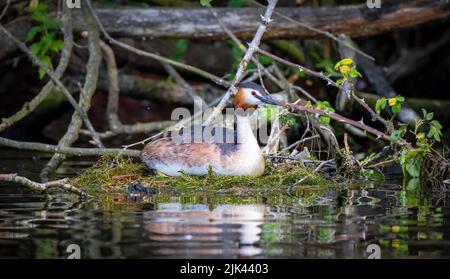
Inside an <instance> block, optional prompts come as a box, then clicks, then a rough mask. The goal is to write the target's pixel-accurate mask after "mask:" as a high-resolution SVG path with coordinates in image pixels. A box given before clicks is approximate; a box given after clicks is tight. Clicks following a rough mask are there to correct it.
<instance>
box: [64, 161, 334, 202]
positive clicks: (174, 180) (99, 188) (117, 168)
mask: <svg viewBox="0 0 450 279" xmlns="http://www.w3.org/2000/svg"><path fill="white" fill-rule="evenodd" d="M305 177H307V178H306V179H304V180H303V181H302V186H303V185H304V186H305V187H306V188H308V187H312V186H313V187H314V188H317V187H323V186H329V185H331V184H332V181H330V180H329V179H326V178H325V177H324V176H323V175H321V174H318V173H313V172H312V170H310V169H308V168H306V167H304V166H303V165H301V164H300V163H298V164H296V163H289V164H288V163H281V164H277V165H274V164H272V163H267V165H266V170H265V172H264V175H262V176H258V177H251V176H224V175H218V174H215V173H210V174H208V175H205V176H193V175H186V174H182V175H180V176H177V177H168V176H160V175H156V176H155V175H151V174H150V173H149V172H148V170H147V169H146V168H145V166H144V165H143V164H141V163H140V162H136V161H135V160H133V159H132V158H127V157H122V156H117V155H104V156H102V157H101V158H100V159H99V161H98V162H97V163H96V164H94V165H93V166H92V167H90V168H88V169H86V170H85V171H84V172H83V173H81V174H80V175H79V176H76V177H74V178H72V179H71V180H70V183H71V184H72V185H74V186H76V187H79V188H81V189H83V190H85V191H86V192H87V193H102V192H103V193H105V192H106V193H114V192H116V193H117V192H124V191H126V190H127V187H128V186H129V185H132V184H133V183H135V182H136V181H139V183H140V184H141V185H142V186H143V187H150V188H154V189H156V190H158V191H160V192H161V191H185V192H186V191H199V190H201V191H215V192H218V191H219V192H221V193H230V192H235V193H236V194H239V192H246V191H250V190H252V191H257V192H262V191H268V190H270V191H273V190H281V191H285V190H286V188H287V187H288V186H289V185H291V184H293V183H296V182H298V181H299V180H300V179H302V178H305ZM297 188H299V187H297ZM302 188H303V187H302ZM302 191H304V189H303V190H302Z"/></svg>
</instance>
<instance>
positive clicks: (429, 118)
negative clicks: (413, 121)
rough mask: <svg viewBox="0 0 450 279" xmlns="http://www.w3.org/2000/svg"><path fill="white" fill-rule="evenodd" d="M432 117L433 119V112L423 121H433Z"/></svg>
mask: <svg viewBox="0 0 450 279" xmlns="http://www.w3.org/2000/svg"><path fill="white" fill-rule="evenodd" d="M433 117H434V113H433V112H429V113H427V114H426V116H425V119H426V120H428V121H430V120H432V119H433Z"/></svg>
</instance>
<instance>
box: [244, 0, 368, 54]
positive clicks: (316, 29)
mask: <svg viewBox="0 0 450 279" xmlns="http://www.w3.org/2000/svg"><path fill="white" fill-rule="evenodd" d="M246 1H249V2H251V3H253V4H255V5H257V6H259V7H264V6H263V5H262V4H261V3H258V2H257V1H255V0H246ZM274 13H275V14H276V15H277V16H279V17H281V18H284V19H285V20H287V21H290V22H293V23H296V24H298V25H300V26H302V27H304V28H306V29H309V30H311V31H314V32H316V33H319V34H322V35H324V36H326V37H328V38H330V39H332V40H334V41H336V42H338V43H341V44H344V45H346V46H347V47H349V48H351V49H352V50H354V51H355V52H357V53H359V54H361V55H362V56H364V57H366V58H368V59H370V60H372V61H375V58H373V57H372V56H370V55H368V54H367V53H365V52H363V51H361V50H360V49H358V48H356V47H354V46H352V45H350V44H348V43H347V42H345V41H342V40H340V39H339V38H338V37H336V36H335V35H333V34H331V33H330V32H327V31H323V30H320V29H318V28H315V27H313V26H311V25H308V24H306V23H304V22H301V21H298V20H295V19H293V18H291V17H288V16H286V15H284V14H282V13H280V12H277V11H275V12H274Z"/></svg>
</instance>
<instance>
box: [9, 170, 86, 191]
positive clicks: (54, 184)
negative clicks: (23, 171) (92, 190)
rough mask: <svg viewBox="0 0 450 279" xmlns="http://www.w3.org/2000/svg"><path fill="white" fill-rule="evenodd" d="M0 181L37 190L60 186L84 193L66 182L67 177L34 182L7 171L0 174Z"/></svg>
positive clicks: (67, 189)
mask: <svg viewBox="0 0 450 279" xmlns="http://www.w3.org/2000/svg"><path fill="white" fill-rule="evenodd" d="M0 181H7V182H14V183H18V184H22V185H24V186H26V187H28V188H30V189H33V190H37V191H46V190H48V189H50V188H60V189H63V190H64V191H67V192H70V193H73V194H76V195H79V196H83V195H85V193H84V192H83V191H81V190H80V189H78V188H77V187H75V186H73V185H71V184H69V183H68V179H67V178H65V179H60V180H55V181H49V182H46V183H38V182H34V181H32V180H30V179H28V178H26V177H23V176H19V175H17V174H16V173H9V174H0Z"/></svg>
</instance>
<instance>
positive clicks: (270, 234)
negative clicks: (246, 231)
mask: <svg viewBox="0 0 450 279" xmlns="http://www.w3.org/2000/svg"><path fill="white" fill-rule="evenodd" d="M261 229H262V231H261V239H262V241H263V242H265V243H267V244H271V243H276V242H279V241H280V240H281V232H282V230H281V225H280V224H276V223H265V224H262V225H261Z"/></svg>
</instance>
